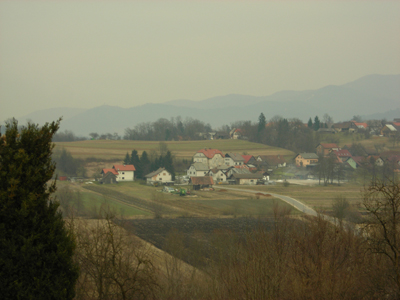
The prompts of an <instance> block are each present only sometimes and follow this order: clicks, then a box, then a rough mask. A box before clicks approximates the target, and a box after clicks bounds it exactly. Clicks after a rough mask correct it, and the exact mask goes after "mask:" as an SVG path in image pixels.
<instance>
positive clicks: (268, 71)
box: [0, 1, 400, 121]
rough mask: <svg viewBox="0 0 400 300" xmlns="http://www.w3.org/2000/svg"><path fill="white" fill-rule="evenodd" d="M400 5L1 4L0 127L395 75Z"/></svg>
mask: <svg viewBox="0 0 400 300" xmlns="http://www.w3.org/2000/svg"><path fill="white" fill-rule="evenodd" d="M399 36H400V1H296V2H294V1H293V2H292V1H1V2H0V99H1V107H0V120H1V121H3V120H5V119H6V118H9V117H12V116H14V117H19V116H22V115H25V114H28V113H30V112H33V111H36V110H40V109H44V108H51V107H80V108H91V107H95V106H99V105H103V104H108V105H117V106H121V107H132V106H136V105H141V104H145V103H148V102H153V103H158V102H165V101H169V100H174V99H190V100H201V99H205V98H209V97H212V96H218V95H226V94H231V93H239V94H249V95H255V96H265V95H270V94H272V93H274V92H277V91H280V90H287V89H293V90H304V89H314V88H320V87H323V86H325V85H329V84H338V85H339V84H344V83H347V82H350V81H353V80H355V79H357V78H359V77H362V76H365V75H368V74H399V73H400V38H399Z"/></svg>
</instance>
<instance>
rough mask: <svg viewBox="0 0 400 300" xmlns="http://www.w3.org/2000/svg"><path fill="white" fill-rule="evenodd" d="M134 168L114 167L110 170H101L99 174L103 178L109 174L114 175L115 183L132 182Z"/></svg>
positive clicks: (128, 166) (131, 166) (126, 166)
mask: <svg viewBox="0 0 400 300" xmlns="http://www.w3.org/2000/svg"><path fill="white" fill-rule="evenodd" d="M135 171H136V169H135V167H134V166H133V165H114V166H113V167H112V168H111V169H103V170H102V171H101V174H102V175H103V178H104V176H106V175H107V173H109V172H111V173H112V174H114V175H115V177H116V181H134V180H135Z"/></svg>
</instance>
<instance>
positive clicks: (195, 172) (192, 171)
mask: <svg viewBox="0 0 400 300" xmlns="http://www.w3.org/2000/svg"><path fill="white" fill-rule="evenodd" d="M208 170H209V169H208V166H207V165H206V164H204V163H199V162H195V163H193V164H192V165H191V166H190V167H189V169H188V170H187V176H189V177H192V176H204V175H206V174H207V173H208Z"/></svg>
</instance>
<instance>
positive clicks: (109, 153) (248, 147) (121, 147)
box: [56, 140, 295, 160]
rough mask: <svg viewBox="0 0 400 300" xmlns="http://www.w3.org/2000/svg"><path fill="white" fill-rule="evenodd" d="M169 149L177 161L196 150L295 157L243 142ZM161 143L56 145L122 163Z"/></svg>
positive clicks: (200, 143)
mask: <svg viewBox="0 0 400 300" xmlns="http://www.w3.org/2000/svg"><path fill="white" fill-rule="evenodd" d="M165 143H166V144H167V146H168V149H169V150H171V151H172V153H173V154H174V155H175V157H177V158H187V159H190V158H192V157H193V154H194V153H196V151H198V150H200V149H203V148H215V149H219V150H221V151H222V152H223V153H227V152H237V153H240V154H243V153H247V154H251V155H276V154H280V155H283V156H285V157H286V158H292V157H294V155H295V153H294V152H292V151H290V150H286V149H282V148H277V147H271V146H267V145H263V144H258V143H251V142H248V141H244V140H201V141H172V142H165ZM159 145H160V142H152V141H127V140H120V141H112V140H88V141H79V142H57V143H56V149H60V148H65V149H66V150H68V151H69V152H70V153H71V154H72V156H73V157H75V158H83V159H85V158H88V157H95V158H98V159H105V160H111V159H117V160H123V158H124V157H125V154H126V153H127V152H129V153H130V152H131V151H132V150H133V149H136V150H137V151H138V152H139V155H140V154H141V153H142V152H143V151H147V153H150V152H151V151H152V150H156V151H157V150H158V149H159Z"/></svg>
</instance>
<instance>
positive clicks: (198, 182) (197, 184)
mask: <svg viewBox="0 0 400 300" xmlns="http://www.w3.org/2000/svg"><path fill="white" fill-rule="evenodd" d="M190 180H191V181H192V184H193V189H194V190H199V189H202V188H208V187H211V186H212V185H213V184H214V180H213V179H212V177H211V176H199V177H190Z"/></svg>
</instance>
